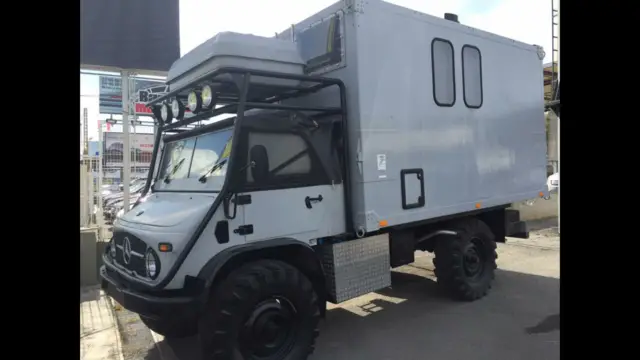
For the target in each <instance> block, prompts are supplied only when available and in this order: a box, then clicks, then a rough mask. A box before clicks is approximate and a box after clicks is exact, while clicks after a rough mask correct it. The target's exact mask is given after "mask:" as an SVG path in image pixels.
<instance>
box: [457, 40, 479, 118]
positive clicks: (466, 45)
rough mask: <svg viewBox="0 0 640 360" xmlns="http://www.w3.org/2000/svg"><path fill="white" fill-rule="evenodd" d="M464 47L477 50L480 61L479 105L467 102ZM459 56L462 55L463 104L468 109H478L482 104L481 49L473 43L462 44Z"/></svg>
mask: <svg viewBox="0 0 640 360" xmlns="http://www.w3.org/2000/svg"><path fill="white" fill-rule="evenodd" d="M465 48H470V49H475V50H476V51H478V59H479V61H480V105H478V106H475V105H469V103H468V102H467V84H466V82H465V78H466V77H465V72H464V69H465V66H464V64H465V63H464V49H465ZM460 56H461V57H462V99H463V100H464V104H465V105H466V107H468V108H469V109H480V108H481V107H482V105H483V104H484V82H483V79H482V73H483V71H482V51H480V48H478V47H477V46H475V45H470V44H464V45H463V46H462V50H460Z"/></svg>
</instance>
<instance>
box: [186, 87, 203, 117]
mask: <svg viewBox="0 0 640 360" xmlns="http://www.w3.org/2000/svg"><path fill="white" fill-rule="evenodd" d="M187 103H188V105H189V110H191V112H192V113H194V114H197V113H198V112H199V111H200V110H202V98H201V97H200V95H198V93H197V92H195V91H192V92H190V93H189V97H188V98H187Z"/></svg>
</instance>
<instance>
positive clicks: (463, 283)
mask: <svg viewBox="0 0 640 360" xmlns="http://www.w3.org/2000/svg"><path fill="white" fill-rule="evenodd" d="M452 230H455V231H457V232H458V235H457V236H446V237H443V238H441V239H439V240H438V242H437V243H436V247H435V251H434V252H435V258H434V259H433V265H434V266H435V275H436V277H437V281H438V285H440V286H442V288H443V289H444V290H445V291H446V292H447V293H448V294H450V295H451V296H452V297H454V298H456V299H459V300H464V301H473V300H477V299H479V298H481V297H484V296H485V295H487V293H488V292H489V289H491V285H492V282H493V279H494V277H495V269H496V268H497V264H496V259H497V257H498V255H497V253H496V242H495V237H494V235H493V232H492V231H491V229H490V228H489V227H488V226H487V224H485V223H484V222H482V221H480V220H478V219H476V218H469V219H467V220H464V221H461V222H459V223H456V224H455V225H454V227H453V229H452Z"/></svg>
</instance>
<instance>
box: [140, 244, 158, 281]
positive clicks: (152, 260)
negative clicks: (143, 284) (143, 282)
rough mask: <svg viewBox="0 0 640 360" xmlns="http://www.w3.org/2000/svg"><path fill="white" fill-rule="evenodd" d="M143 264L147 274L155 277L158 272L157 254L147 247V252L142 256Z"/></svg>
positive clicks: (152, 277)
mask: <svg viewBox="0 0 640 360" xmlns="http://www.w3.org/2000/svg"><path fill="white" fill-rule="evenodd" d="M144 265H145V267H146V269H147V276H148V277H149V278H151V279H155V278H157V277H158V274H159V272H160V259H158V255H156V253H155V252H154V251H153V250H151V249H149V250H148V251H147V254H146V255H145V257H144Z"/></svg>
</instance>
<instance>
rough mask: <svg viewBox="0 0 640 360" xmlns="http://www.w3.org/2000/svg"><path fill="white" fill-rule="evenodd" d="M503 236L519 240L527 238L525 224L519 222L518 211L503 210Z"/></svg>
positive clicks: (527, 233)
mask: <svg viewBox="0 0 640 360" xmlns="http://www.w3.org/2000/svg"><path fill="white" fill-rule="evenodd" d="M504 220H505V224H504V225H505V235H506V236H508V237H514V238H519V239H528V238H529V229H528V228H527V223H526V222H524V221H521V220H520V211H518V210H514V209H507V210H505V214H504Z"/></svg>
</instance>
